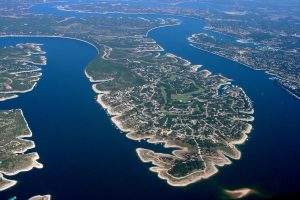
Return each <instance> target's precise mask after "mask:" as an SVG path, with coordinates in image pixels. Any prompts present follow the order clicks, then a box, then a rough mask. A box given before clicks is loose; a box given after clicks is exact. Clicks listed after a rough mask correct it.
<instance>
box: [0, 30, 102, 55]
mask: <svg viewBox="0 0 300 200" xmlns="http://www.w3.org/2000/svg"><path fill="white" fill-rule="evenodd" d="M4 37H17V38H18V37H20V38H26V37H29V38H61V39H69V40H77V41H80V42H84V43H86V44H89V45H91V46H92V47H94V48H95V49H96V50H97V54H98V55H99V54H100V50H99V48H98V47H96V45H94V44H92V43H91V42H88V41H86V40H84V39H79V38H73V37H68V36H63V35H26V34H25V35H22V34H20V35H18V34H11V35H0V38H4Z"/></svg>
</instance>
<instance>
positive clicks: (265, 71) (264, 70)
mask: <svg viewBox="0 0 300 200" xmlns="http://www.w3.org/2000/svg"><path fill="white" fill-rule="evenodd" d="M188 41H189V42H190V44H189V45H190V46H192V47H194V48H195V49H199V50H201V51H205V52H207V53H211V54H214V55H216V56H220V57H222V58H225V59H228V60H230V61H232V62H235V63H238V64H240V65H242V66H244V67H246V68H248V69H251V70H254V71H263V72H264V73H265V74H266V75H269V76H270V77H268V78H269V79H271V78H279V79H281V78H280V77H277V76H278V75H276V74H273V73H272V72H269V71H268V70H267V69H256V68H254V67H251V66H250V65H247V64H245V63H241V62H239V61H237V60H234V59H232V58H229V57H226V56H224V55H222V54H218V53H215V52H211V51H209V50H206V49H202V48H200V47H197V46H195V44H197V43H195V42H192V41H190V40H189V39H188ZM277 84H278V85H279V86H280V87H282V88H283V89H284V90H285V91H287V92H288V93H289V94H290V95H292V96H294V97H295V98H296V99H298V100H300V97H299V96H297V95H296V94H294V93H293V92H291V91H290V90H288V89H286V88H285V87H283V86H282V85H281V84H279V83H277Z"/></svg>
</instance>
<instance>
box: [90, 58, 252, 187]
mask: <svg viewBox="0 0 300 200" xmlns="http://www.w3.org/2000/svg"><path fill="white" fill-rule="evenodd" d="M167 56H170V57H174V58H175V59H180V58H179V57H177V56H176V55H174V54H170V55H167ZM184 61H185V62H188V63H189V61H188V60H184ZM200 66H201V65H198V66H197V69H198V67H200ZM187 70H188V69H187ZM204 72H205V73H207V76H209V75H210V72H209V71H208V70H204ZM191 73H192V72H191ZM86 75H87V77H88V78H89V79H90V80H92V81H95V80H94V79H93V78H92V77H91V76H90V75H89V74H88V73H87V72H86ZM103 81H109V80H99V81H95V82H94V84H93V85H92V88H93V91H94V92H95V93H96V94H97V100H96V101H97V103H99V104H100V106H101V107H102V108H103V109H104V110H106V112H107V113H108V115H109V117H110V119H111V121H112V123H113V125H115V126H116V128H117V129H119V130H120V131H121V132H123V133H125V134H126V137H127V138H129V139H132V140H137V141H139V140H141V139H147V142H148V143H153V144H156V143H161V142H163V143H164V145H163V146H164V147H165V148H170V147H172V148H179V149H177V150H173V151H172V155H169V154H166V155H168V156H175V157H180V152H185V151H186V150H185V149H183V148H182V147H180V146H176V145H172V144H170V143H168V142H166V141H158V140H156V139H155V136H143V137H136V135H135V134H134V130H133V129H126V128H124V126H123V125H122V122H120V121H119V120H118V117H119V116H121V115H122V113H115V112H113V111H112V107H111V106H110V105H108V104H107V103H105V102H104V101H103V100H102V97H103V95H105V94H109V91H100V90H98V89H97V88H96V87H97V84H99V83H101V82H103ZM251 111H252V112H254V109H252V110H251ZM245 112H247V111H245ZM245 119H246V118H245ZM236 120H240V121H253V120H254V117H253V118H249V119H246V120H244V119H236ZM251 130H252V125H251V124H248V123H247V128H246V129H245V130H243V131H242V133H243V136H242V137H241V138H240V139H239V140H236V141H232V142H230V144H232V145H241V144H243V143H245V141H246V139H247V138H248V135H247V134H249V133H250V132H251ZM145 151H146V152H152V153H153V155H156V156H157V157H159V155H163V154H159V153H154V152H153V151H151V150H148V149H143V148H137V149H136V153H137V155H138V157H139V158H140V160H142V162H151V163H152V164H153V165H154V166H152V167H150V171H152V172H155V173H157V174H158V177H159V178H160V179H163V180H166V181H167V183H168V184H169V185H172V186H181V187H183V186H187V185H189V184H192V183H195V182H198V181H199V180H201V179H206V178H209V177H211V176H213V175H214V174H216V173H217V172H218V167H221V166H224V165H228V164H230V163H232V162H231V160H230V159H229V158H231V159H235V160H238V159H240V158H241V152H240V151H239V150H238V149H237V148H236V147H234V148H233V149H232V151H229V152H225V151H222V150H220V151H217V153H218V156H217V157H216V158H214V157H206V159H207V160H206V161H205V163H206V165H207V166H206V167H205V169H204V170H197V171H193V172H192V173H190V174H188V175H186V176H184V177H179V178H176V177H174V176H171V175H170V174H168V172H167V171H168V169H169V168H165V167H164V166H163V165H161V164H160V163H158V162H156V159H157V157H155V156H153V157H152V159H151V157H150V158H145V156H144V155H143V152H145Z"/></svg>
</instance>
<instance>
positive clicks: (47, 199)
mask: <svg viewBox="0 0 300 200" xmlns="http://www.w3.org/2000/svg"><path fill="white" fill-rule="evenodd" d="M28 200H51V195H50V194H47V195H36V196H33V197H31V198H30V199H28Z"/></svg>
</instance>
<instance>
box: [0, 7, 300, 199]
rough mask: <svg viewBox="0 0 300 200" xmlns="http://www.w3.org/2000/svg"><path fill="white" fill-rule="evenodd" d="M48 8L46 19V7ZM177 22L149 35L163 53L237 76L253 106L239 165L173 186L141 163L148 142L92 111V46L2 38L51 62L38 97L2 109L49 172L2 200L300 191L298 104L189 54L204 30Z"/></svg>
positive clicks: (246, 74) (261, 82) (30, 175)
mask: <svg viewBox="0 0 300 200" xmlns="http://www.w3.org/2000/svg"><path fill="white" fill-rule="evenodd" d="M35 9H37V10H43V9H41V8H35ZM45 10H46V11H48V12H50V11H49V10H50V5H49V6H48V7H47V9H45V8H44V11H45ZM56 12H57V13H60V14H64V15H65V14H66V13H63V12H60V11H56ZM70 14H71V13H68V15H70ZM76 15H78V14H76ZM147 16H149V15H145V16H144V17H147ZM151 17H155V16H153V15H152V16H151ZM180 19H182V20H183V23H182V25H180V26H174V27H165V28H160V29H155V30H153V31H151V32H150V33H149V37H151V38H154V39H155V40H156V41H157V42H158V44H159V45H161V46H162V47H163V48H165V51H166V52H170V53H173V54H175V55H178V56H181V57H183V58H186V59H188V60H190V61H191V62H192V63H193V64H204V67H203V68H205V69H208V70H210V71H211V72H213V73H214V74H219V73H221V74H223V75H224V76H226V77H228V78H232V79H233V84H236V85H239V86H241V87H242V88H243V89H244V90H245V92H246V93H247V94H248V95H249V97H250V98H251V99H252V100H253V104H254V108H255V114H254V116H255V121H254V131H253V132H252V133H251V135H250V138H249V140H248V141H247V142H246V143H245V144H244V145H242V146H240V149H241V151H242V158H241V159H240V160H238V161H233V164H232V165H229V166H226V167H222V168H220V172H219V173H218V174H216V175H215V176H213V177H211V178H210V179H208V180H204V181H200V182H198V183H196V184H192V185H190V186H188V187H184V188H176V187H172V186H169V185H168V184H167V183H166V182H165V181H162V180H160V179H159V178H157V176H156V174H154V173H151V172H150V171H149V166H150V165H148V164H143V163H142V162H141V161H140V160H139V158H138V157H137V155H136V153H135V149H136V148H137V147H141V146H145V145H146V144H142V143H138V142H134V141H131V140H128V139H127V138H126V137H125V136H124V134H122V133H120V132H119V131H118V130H117V129H116V128H115V127H114V126H113V125H112V123H111V122H110V119H109V117H108V116H107V114H106V112H105V111H104V110H103V109H102V108H101V107H100V106H99V105H98V104H97V103H96V101H95V93H94V92H93V91H92V89H91V85H92V84H91V83H90V82H89V81H88V79H87V78H86V77H85V75H84V68H85V67H86V65H87V64H88V63H89V61H90V60H91V59H92V58H93V57H94V56H95V55H96V53H97V52H96V50H95V49H94V48H93V47H91V46H89V45H88V44H86V43H83V42H79V41H75V40H70V39H59V38H0V46H6V45H12V44H16V43H20V42H36V43H42V44H44V47H43V49H44V50H46V51H47V54H46V55H47V58H48V64H47V66H43V67H42V68H43V71H42V73H43V76H42V78H41V80H40V81H39V82H38V85H37V87H36V88H35V89H34V90H33V91H32V92H29V93H26V94H22V95H20V97H19V98H17V99H13V100H9V101H6V102H1V103H0V109H13V108H22V109H23V110H24V114H25V117H26V119H27V121H28V123H29V126H30V128H31V129H32V131H33V134H34V136H33V138H32V139H33V140H34V141H35V143H36V145H37V147H36V148H35V149H34V151H37V152H38V153H39V155H40V157H41V158H40V161H41V162H42V163H43V164H44V168H43V169H41V170H37V169H34V170H32V171H30V172H25V173H21V174H19V175H17V176H15V177H13V178H15V179H16V180H18V181H19V183H18V184H17V185H16V186H15V187H13V188H11V189H9V190H7V191H4V192H1V193H0V199H8V198H9V197H12V196H17V197H18V199H25V198H28V197H30V196H33V195H37V194H48V193H50V194H51V195H52V196H53V199H54V200H55V199H152V200H153V199H191V200H194V199H195V200H196V199H215V198H219V197H221V191H222V189H223V188H227V189H238V188H240V187H251V188H254V189H257V190H258V191H260V192H261V193H262V194H263V195H266V196H269V195H276V194H283V193H289V192H294V191H298V190H300V182H299V180H300V172H299V171H298V169H299V168H300V157H299V155H300V148H299V139H300V136H299V133H300V131H299V125H298V123H299V118H300V101H299V100H297V99H296V98H294V97H293V96H291V95H289V94H288V93H287V92H286V91H285V90H283V89H282V88H280V87H279V86H277V85H276V84H275V83H274V82H273V81H271V80H269V79H268V78H269V76H268V75H267V74H265V73H264V72H262V71H254V70H251V69H249V68H247V67H245V66H243V65H240V64H238V63H235V62H232V61H230V60H227V59H224V58H222V57H219V56H216V55H213V54H210V53H207V52H204V51H201V50H198V49H195V48H193V47H191V46H190V45H189V43H188V42H187V40H186V37H187V36H190V35H191V34H193V33H198V32H200V31H203V30H202V28H203V23H202V22H201V21H198V20H194V19H187V18H180ZM151 148H159V147H153V146H151Z"/></svg>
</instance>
